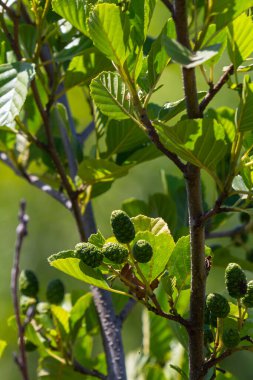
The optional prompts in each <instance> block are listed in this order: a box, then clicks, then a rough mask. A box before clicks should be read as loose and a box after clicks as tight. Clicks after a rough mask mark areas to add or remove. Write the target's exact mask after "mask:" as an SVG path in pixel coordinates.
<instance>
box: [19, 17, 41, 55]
mask: <svg viewBox="0 0 253 380" xmlns="http://www.w3.org/2000/svg"><path fill="white" fill-rule="evenodd" d="M18 36H19V43H20V46H21V49H22V51H23V54H24V56H25V57H26V58H31V57H32V56H33V53H34V49H35V45H36V41H37V38H38V36H37V29H36V27H35V26H34V25H28V24H21V25H20V26H19V30H18Z"/></svg>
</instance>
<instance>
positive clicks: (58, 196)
mask: <svg viewBox="0 0 253 380" xmlns="http://www.w3.org/2000/svg"><path fill="white" fill-rule="evenodd" d="M0 161H2V162H3V163H4V164H5V165H6V166H8V167H9V168H10V169H11V170H12V171H13V172H14V173H15V174H16V175H17V176H19V177H21V178H23V179H25V180H26V181H27V182H29V183H30V184H31V185H33V186H35V187H36V188H37V189H40V190H41V191H43V192H44V193H47V194H48V195H50V196H51V197H52V198H54V199H55V200H56V201H57V202H59V203H61V204H62V205H63V206H64V207H66V208H67V209H68V210H71V208H72V205H71V202H70V200H69V199H68V198H66V197H65V195H64V194H62V193H60V192H58V191H56V190H55V189H53V188H52V187H51V186H49V185H48V184H46V183H44V182H42V181H41V180H40V179H39V178H38V177H37V176H35V175H29V174H27V173H25V172H24V171H23V172H21V171H19V170H18V169H17V168H16V167H15V166H14V165H13V163H12V162H11V160H10V159H9V158H8V156H7V155H6V153H4V152H0Z"/></svg>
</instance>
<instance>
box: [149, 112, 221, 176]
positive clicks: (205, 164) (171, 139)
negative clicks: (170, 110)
mask: <svg viewBox="0 0 253 380" xmlns="http://www.w3.org/2000/svg"><path fill="white" fill-rule="evenodd" d="M156 129H157V131H158V133H159V136H160V138H161V141H162V142H163V144H164V145H165V146H166V147H167V148H168V149H169V150H171V151H172V152H175V153H177V154H178V155H179V156H180V157H181V158H182V159H184V160H186V161H189V162H191V163H192V164H194V165H196V166H198V167H200V168H203V169H205V170H207V172H209V174H211V175H214V176H215V174H214V170H215V168H216V165H217V164H218V162H219V161H220V160H221V159H222V158H223V157H224V155H225V153H226V150H227V142H226V134H225V130H224V128H223V126H222V125H221V124H218V123H217V122H216V120H213V119H209V118H206V119H195V120H186V119H184V120H182V121H179V122H178V123H177V124H176V125H175V126H173V127H168V126H163V127H161V126H160V125H156Z"/></svg>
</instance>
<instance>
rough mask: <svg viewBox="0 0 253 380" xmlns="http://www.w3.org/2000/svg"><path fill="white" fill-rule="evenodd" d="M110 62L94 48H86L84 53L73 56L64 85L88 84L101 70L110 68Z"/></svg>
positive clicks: (68, 86)
mask: <svg viewBox="0 0 253 380" xmlns="http://www.w3.org/2000/svg"><path fill="white" fill-rule="evenodd" d="M112 68H113V67H112V64H111V62H110V61H109V60H108V59H106V58H105V57H104V55H103V54H102V53H100V51H98V50H97V49H96V48H94V47H93V48H91V49H87V50H86V51H85V52H84V54H82V55H78V56H77V57H74V58H73V59H72V61H71V62H70V64H69V67H68V70H67V72H66V76H65V87H66V88H71V87H74V86H76V85H79V84H89V83H90V81H91V80H92V79H93V78H94V77H95V76H97V75H98V74H99V73H101V71H103V70H110V69H112Z"/></svg>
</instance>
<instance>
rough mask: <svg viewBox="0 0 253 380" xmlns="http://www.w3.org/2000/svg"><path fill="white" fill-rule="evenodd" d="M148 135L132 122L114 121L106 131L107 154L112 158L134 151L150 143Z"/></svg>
mask: <svg viewBox="0 0 253 380" xmlns="http://www.w3.org/2000/svg"><path fill="white" fill-rule="evenodd" d="M149 141H150V140H149V138H148V137H147V135H146V134H145V133H144V132H143V131H142V130H141V129H140V128H139V127H138V126H137V125H136V124H135V123H134V122H133V121H132V120H131V119H127V120H121V121H120V122H117V121H114V120H112V121H111V122H110V123H109V125H108V127H107V131H106V145H107V154H109V155H110V156H112V155H113V154H118V153H122V152H126V151H128V150H129V151H133V150H135V148H136V147H142V146H144V145H145V144H146V143H147V142H149Z"/></svg>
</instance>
